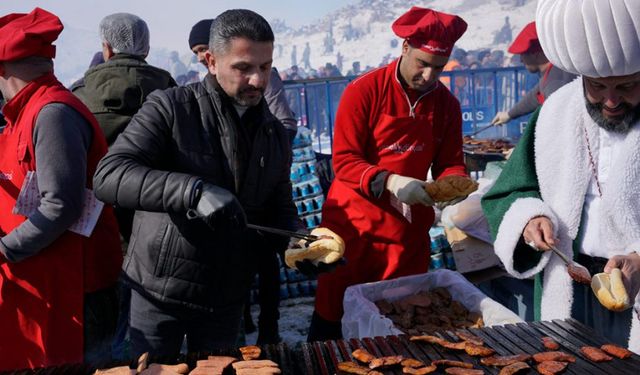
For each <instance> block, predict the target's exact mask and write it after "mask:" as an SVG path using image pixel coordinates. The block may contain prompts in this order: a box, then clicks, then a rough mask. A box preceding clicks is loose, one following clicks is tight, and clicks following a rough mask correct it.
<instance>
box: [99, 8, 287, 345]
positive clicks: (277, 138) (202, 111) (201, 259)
mask: <svg viewBox="0 0 640 375" xmlns="http://www.w3.org/2000/svg"><path fill="white" fill-rule="evenodd" d="M273 41H274V36H273V32H272V30H271V28H270V26H269V24H268V23H267V22H266V20H265V19H264V18H263V17H261V16H260V15H258V14H256V13H254V12H252V11H249V10H243V9H235V10H229V11H226V12H224V13H222V14H221V15H219V16H218V17H217V18H216V20H215V21H214V22H213V25H212V27H211V39H210V41H209V51H208V52H207V53H206V56H205V58H206V60H207V63H208V70H209V74H208V75H207V76H206V77H205V79H204V80H203V81H202V82H198V83H194V84H190V85H187V86H182V87H176V88H171V89H167V90H165V91H156V92H154V93H152V94H151V95H150V96H149V97H148V98H147V101H146V102H145V103H144V104H143V105H142V108H141V109H140V111H139V112H138V113H137V114H136V115H135V116H134V117H133V118H132V120H131V122H130V123H129V125H128V126H127V127H126V129H125V131H124V132H123V133H122V134H121V135H120V136H119V137H118V139H117V140H116V142H115V143H114V144H113V145H112V147H111V148H110V150H109V153H108V154H107V155H106V156H105V157H104V158H103V159H102V161H101V162H100V164H99V166H98V170H97V172H96V174H95V176H94V186H95V189H96V195H97V196H98V197H99V198H100V199H101V200H103V201H105V202H108V203H113V204H117V205H119V206H123V207H128V208H132V209H135V210H136V215H135V218H134V224H133V233H132V237H131V242H130V244H129V249H128V252H127V255H126V258H125V262H124V266H123V268H124V272H125V275H126V279H127V281H128V283H129V284H130V285H131V287H132V297H131V318H130V337H131V348H132V355H134V356H137V355H139V354H140V353H143V352H146V351H149V352H150V353H151V354H153V355H167V356H176V355H178V353H179V352H180V348H181V344H182V341H183V338H184V336H185V335H186V337H187V347H188V351H190V352H194V351H210V350H214V349H218V348H223V347H232V346H234V345H235V343H236V339H237V337H238V334H239V331H240V321H241V316H242V311H243V305H244V301H245V297H246V295H247V292H248V290H249V287H250V285H251V281H252V279H253V276H254V273H255V269H256V263H257V261H258V259H259V258H258V256H259V254H260V253H261V252H275V251H283V250H284V249H285V248H286V246H287V243H288V238H270V237H267V236H265V235H262V234H260V233H258V232H255V231H253V230H249V229H247V228H246V223H247V221H248V222H251V223H253V224H258V225H268V226H272V227H278V228H281V229H288V230H296V229H298V226H297V225H298V218H297V211H296V209H295V206H294V205H293V202H292V198H291V182H290V180H289V172H290V160H291V149H290V146H289V141H288V138H287V134H286V131H285V129H284V127H283V126H282V124H281V123H280V121H278V120H277V119H276V118H275V117H274V116H273V115H272V114H271V113H270V112H269V109H268V107H267V104H266V102H265V100H264V91H265V88H266V86H267V84H268V81H269V74H270V71H271V62H272V54H273Z"/></svg>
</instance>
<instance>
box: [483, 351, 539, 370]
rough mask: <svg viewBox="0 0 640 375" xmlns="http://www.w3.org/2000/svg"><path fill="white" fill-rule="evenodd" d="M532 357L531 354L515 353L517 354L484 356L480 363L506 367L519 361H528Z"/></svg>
mask: <svg viewBox="0 0 640 375" xmlns="http://www.w3.org/2000/svg"><path fill="white" fill-rule="evenodd" d="M530 359H531V356H530V355H529V354H515V355H494V356H491V357H484V358H481V359H480V363H482V364H483V365H485V366H496V367H504V366H509V365H511V364H514V363H517V362H526V361H528V360H530Z"/></svg>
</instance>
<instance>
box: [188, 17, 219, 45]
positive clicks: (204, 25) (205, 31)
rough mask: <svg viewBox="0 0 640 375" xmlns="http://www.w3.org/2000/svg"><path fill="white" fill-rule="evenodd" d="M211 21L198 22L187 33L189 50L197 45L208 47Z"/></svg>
mask: <svg viewBox="0 0 640 375" xmlns="http://www.w3.org/2000/svg"><path fill="white" fill-rule="evenodd" d="M212 23H213V19H210V20H202V21H198V23H196V24H195V25H193V27H192V28H191V32H190V33H189V48H193V46H196V45H198V44H206V45H209V33H210V32H211V24H212Z"/></svg>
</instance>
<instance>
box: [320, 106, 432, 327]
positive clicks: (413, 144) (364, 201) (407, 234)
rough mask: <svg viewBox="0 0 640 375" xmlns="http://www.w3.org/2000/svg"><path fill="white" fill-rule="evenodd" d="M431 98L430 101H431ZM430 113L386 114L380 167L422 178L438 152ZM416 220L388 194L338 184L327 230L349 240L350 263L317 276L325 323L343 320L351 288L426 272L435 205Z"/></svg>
mask: <svg viewBox="0 0 640 375" xmlns="http://www.w3.org/2000/svg"><path fill="white" fill-rule="evenodd" d="M426 100H429V99H426ZM435 102H436V101H433V100H429V101H428V102H425V104H426V103H428V105H430V108H429V110H428V111H427V112H426V113H428V115H417V116H416V118H413V117H392V116H388V115H385V114H383V115H381V116H380V119H379V121H378V123H377V124H376V125H375V127H374V135H373V137H372V138H373V139H375V140H376V141H375V142H377V143H376V147H377V149H378V150H379V151H378V156H379V161H378V163H377V165H378V166H380V167H381V168H384V169H386V170H389V171H392V172H393V173H397V174H400V175H403V176H409V177H414V178H417V179H420V180H425V179H426V178H427V171H428V170H429V167H430V166H431V163H432V161H433V158H434V156H435V155H436V154H437V150H436V149H435V148H436V147H437V144H438V143H437V142H435V141H434V134H433V122H434V111H433V106H434V105H435ZM411 217H412V222H411V223H410V222H409V221H408V220H407V219H405V217H404V216H403V215H402V214H401V213H400V212H399V211H398V210H397V209H396V208H394V207H392V206H391V203H390V195H389V193H388V192H387V191H385V192H384V193H383V196H382V197H381V198H380V199H379V200H378V199H376V200H375V202H374V201H372V200H370V199H368V198H366V197H364V196H362V195H360V194H359V193H357V192H356V191H355V190H353V189H352V188H350V187H347V186H346V185H345V184H344V183H343V182H341V181H340V180H338V179H335V180H334V181H333V184H332V185H331V188H330V190H329V193H328V197H327V202H326V203H325V205H324V208H323V211H322V226H324V227H327V228H329V229H331V230H333V231H335V232H336V233H338V234H339V235H340V236H342V238H343V239H344V241H345V245H346V252H345V257H346V259H347V264H346V265H345V266H341V267H338V268H337V269H336V270H335V271H334V272H331V273H328V274H323V275H321V276H320V277H319V278H318V289H317V291H316V303H315V309H316V312H317V313H318V314H319V315H320V316H321V317H322V318H324V319H326V320H330V321H339V320H340V319H341V317H342V313H343V309H342V299H343V296H344V291H345V289H346V288H347V287H348V286H351V285H354V284H360V283H364V282H371V281H379V280H386V279H391V278H396V277H399V276H406V275H412V274H418V273H424V272H427V270H428V268H429V260H430V257H429V250H430V241H429V237H428V230H429V228H430V227H431V225H432V223H433V220H434V212H433V209H432V208H431V207H426V206H422V205H414V206H412V207H411Z"/></svg>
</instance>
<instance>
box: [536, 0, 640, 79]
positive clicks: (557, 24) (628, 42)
mask: <svg viewBox="0 0 640 375" xmlns="http://www.w3.org/2000/svg"><path fill="white" fill-rule="evenodd" d="M536 27H537V30H538V37H539V38H540V44H541V45H542V49H543V50H544V53H545V55H546V56H547V58H548V59H549V61H550V62H551V63H552V64H553V65H555V66H557V67H558V68H560V69H562V70H564V71H567V72H571V73H574V74H578V75H585V76H588V77H610V76H623V75H628V74H633V73H636V72H638V71H640V0H539V1H538V8H537V10H536Z"/></svg>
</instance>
